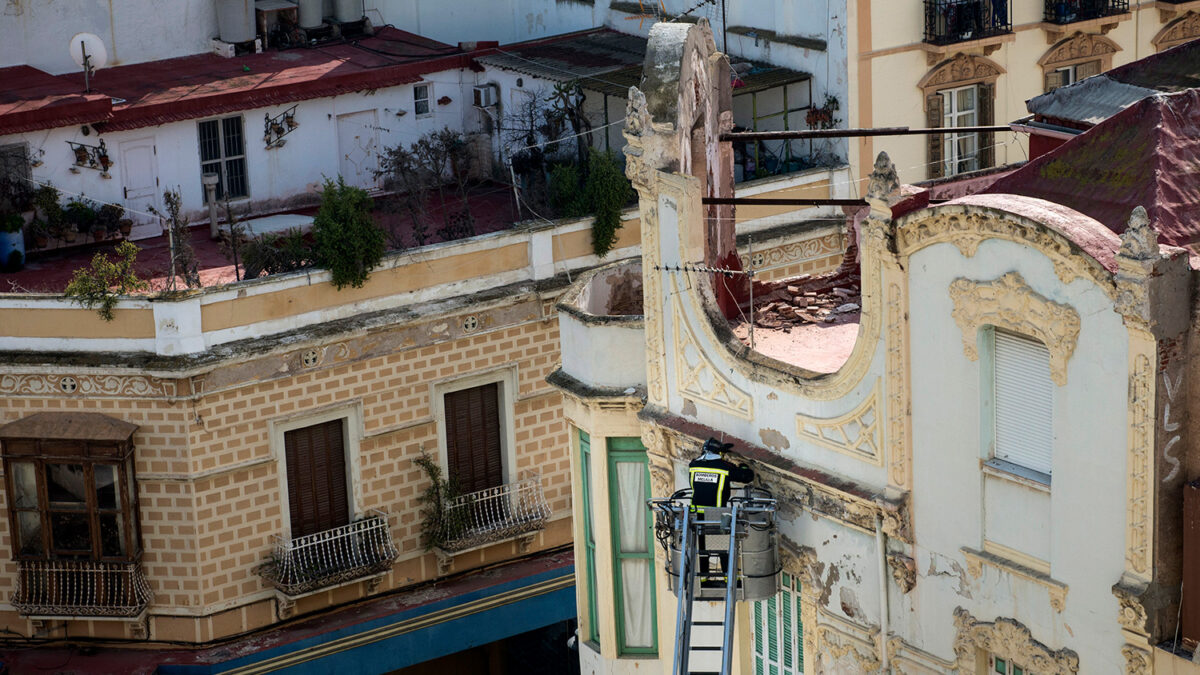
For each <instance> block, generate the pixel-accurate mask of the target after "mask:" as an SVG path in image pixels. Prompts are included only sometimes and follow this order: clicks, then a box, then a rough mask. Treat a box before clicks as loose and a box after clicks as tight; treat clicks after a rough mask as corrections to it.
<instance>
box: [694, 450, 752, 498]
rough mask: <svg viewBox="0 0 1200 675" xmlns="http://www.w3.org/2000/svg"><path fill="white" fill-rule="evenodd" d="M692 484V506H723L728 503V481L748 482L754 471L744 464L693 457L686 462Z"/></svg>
mask: <svg viewBox="0 0 1200 675" xmlns="http://www.w3.org/2000/svg"><path fill="white" fill-rule="evenodd" d="M688 478H689V480H690V482H691V484H692V506H697V507H700V508H703V507H706V506H725V505H726V504H728V503H729V491H730V490H729V483H730V482H731V481H732V482H736V483H749V482H750V481H752V480H754V471H752V470H751V469H750V467H748V466H746V465H745V464H742V465H740V466H739V465H736V464H734V463H733V462H727V461H725V460H723V459H694V460H692V463H691V464H688Z"/></svg>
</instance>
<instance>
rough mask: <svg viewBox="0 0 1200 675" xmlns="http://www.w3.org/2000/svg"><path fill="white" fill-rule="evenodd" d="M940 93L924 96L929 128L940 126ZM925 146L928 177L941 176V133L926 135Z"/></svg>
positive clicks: (943, 172) (926, 123)
mask: <svg viewBox="0 0 1200 675" xmlns="http://www.w3.org/2000/svg"><path fill="white" fill-rule="evenodd" d="M942 115H943V113H942V95H941V94H938V93H933V94H930V95H929V96H926V97H925V126H926V127H928V128H930V129H936V128H940V127H941V126H942ZM926 139H927V141H926V146H927V147H928V148H929V152H928V153H927V157H928V160H929V164H928V165H927V167H926V168H927V169H928V170H929V171H928V173H929V177H930V178H941V177H942V176H944V175H946V173H945V159H944V158H943V157H942V151H943V148H944V147H945V145H944V144H945V139H944V138H943V137H942V134H930V135H929V136H926Z"/></svg>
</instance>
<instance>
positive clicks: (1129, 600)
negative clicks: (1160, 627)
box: [1112, 583, 1150, 637]
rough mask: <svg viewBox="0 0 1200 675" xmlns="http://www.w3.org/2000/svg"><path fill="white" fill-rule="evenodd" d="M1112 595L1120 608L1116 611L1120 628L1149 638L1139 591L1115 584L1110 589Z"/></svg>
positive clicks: (1144, 608)
mask: <svg viewBox="0 0 1200 675" xmlns="http://www.w3.org/2000/svg"><path fill="white" fill-rule="evenodd" d="M1112 594H1113V595H1114V596H1116V598H1117V603H1118V605H1119V606H1120V608H1119V609H1118V610H1117V622H1118V623H1120V624H1121V628H1123V629H1125V630H1127V631H1130V632H1132V633H1135V634H1137V635H1141V636H1143V637H1149V636H1150V632H1149V631H1148V630H1146V607H1145V606H1144V605H1142V601H1141V597H1140V596H1141V593H1140V591H1139V590H1137V589H1134V588H1132V587H1130V586H1126V585H1124V584H1122V583H1116V584H1114V585H1113V587H1112Z"/></svg>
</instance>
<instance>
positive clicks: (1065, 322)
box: [950, 272, 1080, 386]
mask: <svg viewBox="0 0 1200 675" xmlns="http://www.w3.org/2000/svg"><path fill="white" fill-rule="evenodd" d="M950 299H951V300H952V301H953V302H954V312H953V314H954V321H955V322H956V323H957V324H958V327H959V328H960V329H961V330H962V334H963V336H962V338H963V351H964V352H966V354H967V358H969V359H971V360H972V361H976V360H978V359H979V352H978V351H977V349H976V347H975V343H976V339H977V333H978V331H979V329H980V328H982V327H983V326H986V325H992V326H996V327H998V328H1004V329H1007V330H1011V331H1014V332H1017V333H1022V334H1024V335H1030V336H1033V337H1036V338H1037V339H1039V340H1041V341H1042V342H1043V343H1044V344H1045V345H1046V349H1047V350H1048V351H1049V352H1050V377H1051V378H1052V379H1053V380H1054V382H1055V383H1056V384H1058V385H1060V386H1061V385H1065V384H1066V383H1067V362H1068V361H1070V360H1071V354H1072V353H1073V352H1074V351H1075V344H1076V342H1077V341H1078V339H1079V326H1080V321H1079V312H1076V311H1075V309H1074V308H1073V307H1071V306H1070V305H1062V304H1059V303H1057V302H1054V301H1052V300H1049V299H1047V298H1045V297H1042V296H1041V295H1039V294H1038V293H1037V292H1036V291H1034V290H1033V289H1032V288H1030V287H1029V285H1028V284H1026V283H1025V280H1024V279H1022V278H1021V275H1020V274H1017V273H1016V272H1009V273H1008V274H1005V275H1004V276H1002V277H1000V278H999V279H996V280H995V281H991V282H979V281H971V280H969V279H956V280H954V281H953V282H951V284H950Z"/></svg>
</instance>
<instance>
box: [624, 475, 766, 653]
mask: <svg viewBox="0 0 1200 675" xmlns="http://www.w3.org/2000/svg"><path fill="white" fill-rule="evenodd" d="M738 492H740V494H737V493H735V495H734V496H732V497H731V498H730V500H729V506H725V507H711V506H709V507H704V508H699V507H694V506H692V491H691V490H690V489H684V490H679V491H677V492H675V493H674V494H672V495H671V496H670V497H669V498H666V499H651V500H648V502H647V503H648V504H649V506H650V507H651V508H652V509H654V512H655V528H654V529H655V538H656V539H658V541H659V544H660V545H662V547H663V550H664V551H665V552H666V554H667V555H666V559H667V579H668V580H669V582H670V588H671V591H672V592H674V593H675V595H676V620H675V648H674V665H673V667H672V670H671V672H672V674H673V675H700V674H701V673H703V674H708V673H712V674H713V675H715V674H716V673H720V675H733V672H734V671H733V644H734V640H735V636H736V632H735V631H734V618H735V617H736V616H737V612H736V610H737V603H738V602H741V601H746V600H764V599H766V598H769V597H771V596H773V595H775V594H776V593H778V592H779V572H780V566H779V540H778V534H777V531H776V527H775V499H773V498H772V496H771V493H769V492H767V491H766V490H763V489H762V488H752V487H745V488H742V489H741V490H739V491H738ZM697 600H704V601H710V602H711V601H715V602H712V604H709V603H705V605H707V607H708V608H709V609H710V611H709V612H708V613H707V614H706V613H705V612H704V611H703V610H704V608H705V605H701V606H699V607H698V606H697V603H696V601H697ZM722 603H723V604H722ZM714 605H715V606H717V607H719V608H720V609H721V610H722V614H718V615H716V616H714V615H713V613H712V612H711V608H712V607H713V606H714ZM698 609H699V610H700V611H697V610H698ZM693 628H695V629H696V630H695V631H693ZM718 636H719V637H718ZM714 657H716V658H714ZM693 666H694V667H697V668H701V669H700V670H692V669H691V668H692V667H693Z"/></svg>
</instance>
